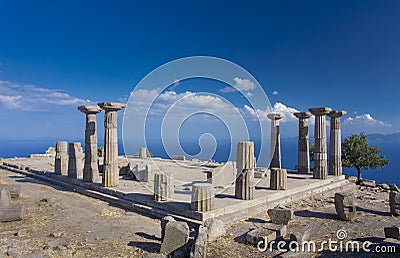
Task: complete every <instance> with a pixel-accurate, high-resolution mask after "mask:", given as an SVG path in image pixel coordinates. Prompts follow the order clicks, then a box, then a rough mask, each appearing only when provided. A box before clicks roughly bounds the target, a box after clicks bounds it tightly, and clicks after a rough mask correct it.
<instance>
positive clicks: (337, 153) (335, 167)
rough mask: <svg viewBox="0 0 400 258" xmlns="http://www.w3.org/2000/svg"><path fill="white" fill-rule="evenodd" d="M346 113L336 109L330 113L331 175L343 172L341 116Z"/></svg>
mask: <svg viewBox="0 0 400 258" xmlns="http://www.w3.org/2000/svg"><path fill="white" fill-rule="evenodd" d="M344 115H346V111H343V110H335V111H332V112H330V113H329V114H328V116H329V117H330V118H331V129H330V142H329V175H335V176H340V175H341V174H342V139H341V129H340V117H341V116H344Z"/></svg>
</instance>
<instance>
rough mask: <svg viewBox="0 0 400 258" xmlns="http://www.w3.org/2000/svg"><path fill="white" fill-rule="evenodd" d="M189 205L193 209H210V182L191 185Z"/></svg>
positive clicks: (211, 197)
mask: <svg viewBox="0 0 400 258" xmlns="http://www.w3.org/2000/svg"><path fill="white" fill-rule="evenodd" d="M190 207H191V208H192V210H194V211H201V212H204V211H210V210H212V209H213V208H214V187H213V186H212V184H210V183H196V184H193V186H192V195H191V201H190Z"/></svg>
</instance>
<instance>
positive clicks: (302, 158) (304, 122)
mask: <svg viewBox="0 0 400 258" xmlns="http://www.w3.org/2000/svg"><path fill="white" fill-rule="evenodd" d="M294 116H295V117H297V118H298V119H299V138H298V145H297V146H298V147H297V171H298V172H306V173H308V172H310V154H309V152H310V147H309V139H308V118H309V117H311V113H310V112H299V113H294Z"/></svg>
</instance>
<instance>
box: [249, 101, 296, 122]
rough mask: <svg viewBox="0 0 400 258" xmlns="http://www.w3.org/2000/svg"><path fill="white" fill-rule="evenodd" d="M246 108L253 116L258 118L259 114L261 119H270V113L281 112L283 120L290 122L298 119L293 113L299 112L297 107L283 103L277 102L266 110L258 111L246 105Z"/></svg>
mask: <svg viewBox="0 0 400 258" xmlns="http://www.w3.org/2000/svg"><path fill="white" fill-rule="evenodd" d="M244 110H245V111H246V112H248V113H249V114H250V115H251V116H253V117H254V118H255V119H257V115H258V116H259V118H260V119H264V120H265V119H268V117H267V115H268V114H269V113H280V114H283V115H284V118H282V119H281V122H290V121H297V118H296V117H294V116H293V113H296V112H299V111H298V110H297V109H295V108H293V107H288V106H286V105H285V104H283V103H280V102H277V103H275V104H274V106H273V107H272V109H271V108H267V109H266V110H260V109H257V110H256V111H255V110H254V109H252V108H251V107H249V106H247V105H245V106H244Z"/></svg>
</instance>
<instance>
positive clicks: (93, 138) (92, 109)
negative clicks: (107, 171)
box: [78, 106, 101, 182]
mask: <svg viewBox="0 0 400 258" xmlns="http://www.w3.org/2000/svg"><path fill="white" fill-rule="evenodd" d="M78 110H79V111H81V112H82V113H85V114H86V129H85V165H84V168H83V181H84V182H95V181H97V180H98V179H99V166H98V154H97V126H96V114H97V113H99V112H101V108H100V107H98V106H80V107H78Z"/></svg>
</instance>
